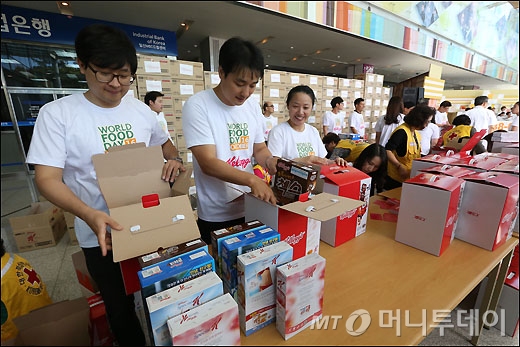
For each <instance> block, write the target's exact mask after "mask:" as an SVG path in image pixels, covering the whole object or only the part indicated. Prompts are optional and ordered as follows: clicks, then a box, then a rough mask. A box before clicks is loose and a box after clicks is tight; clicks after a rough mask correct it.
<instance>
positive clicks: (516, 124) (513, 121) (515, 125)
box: [509, 114, 518, 131]
mask: <svg viewBox="0 0 520 347" xmlns="http://www.w3.org/2000/svg"><path fill="white" fill-rule="evenodd" d="M517 126H518V115H517V114H514V115H513V120H512V121H511V125H510V126H509V129H511V127H517ZM517 131H518V130H517Z"/></svg>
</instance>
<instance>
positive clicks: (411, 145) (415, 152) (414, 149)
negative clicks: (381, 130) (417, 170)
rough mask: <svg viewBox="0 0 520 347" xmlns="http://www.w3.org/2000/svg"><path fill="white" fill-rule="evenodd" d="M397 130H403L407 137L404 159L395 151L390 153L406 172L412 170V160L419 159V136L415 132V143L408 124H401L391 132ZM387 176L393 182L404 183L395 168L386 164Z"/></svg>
mask: <svg viewBox="0 0 520 347" xmlns="http://www.w3.org/2000/svg"><path fill="white" fill-rule="evenodd" d="M399 129H403V130H404V131H406V137H407V140H406V142H407V144H408V145H407V146H406V154H405V156H404V157H400V156H398V155H397V152H396V151H395V150H393V151H392V153H394V155H395V157H396V159H397V160H398V161H399V162H400V163H401V164H402V165H404V166H406V167H407V168H408V170H411V169H412V162H413V160H414V159H417V158H420V157H421V134H419V133H418V132H417V131H415V135H416V136H417V143H416V142H415V139H414V137H413V132H412V130H411V129H410V127H409V126H408V124H406V123H403V124H401V125H400V126H398V127H397V128H395V130H394V131H393V132H392V134H393V133H394V132H396V131H397V130H399ZM388 176H390V177H391V178H393V179H394V180H396V181H398V182H404V180H403V179H402V178H401V175H400V174H399V172H398V171H397V167H395V165H393V164H388Z"/></svg>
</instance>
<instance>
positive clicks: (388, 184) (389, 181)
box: [385, 175, 403, 190]
mask: <svg viewBox="0 0 520 347" xmlns="http://www.w3.org/2000/svg"><path fill="white" fill-rule="evenodd" d="M402 186H403V182H399V181H396V180H394V179H393V178H392V177H390V176H388V175H387V176H386V178H385V190H391V189H394V188H399V187H402Z"/></svg>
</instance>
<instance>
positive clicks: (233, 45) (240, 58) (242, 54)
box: [218, 37, 264, 78]
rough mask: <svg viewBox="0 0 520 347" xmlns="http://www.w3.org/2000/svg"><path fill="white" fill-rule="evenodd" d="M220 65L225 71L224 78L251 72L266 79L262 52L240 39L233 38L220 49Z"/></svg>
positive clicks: (250, 43)
mask: <svg viewBox="0 0 520 347" xmlns="http://www.w3.org/2000/svg"><path fill="white" fill-rule="evenodd" d="M218 63H219V65H220V67H221V68H222V70H223V71H224V76H227V75H228V74H229V73H231V72H241V71H242V70H246V69H247V70H250V71H251V73H253V74H255V73H256V74H258V77H259V78H263V77H264V55H263V53H262V51H261V50H260V49H259V48H258V47H257V46H256V45H255V44H254V43H253V42H251V41H246V40H244V39H242V38H240V37H232V38H230V39H229V40H227V41H226V42H224V44H223V45H222V47H220V52H219V56H218Z"/></svg>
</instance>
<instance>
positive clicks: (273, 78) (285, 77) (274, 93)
mask: <svg viewBox="0 0 520 347" xmlns="http://www.w3.org/2000/svg"><path fill="white" fill-rule="evenodd" d="M290 81H291V78H290V76H289V73H288V72H287V71H277V70H269V69H265V70H264V80H263V85H262V100H263V101H264V102H265V101H271V102H272V103H273V106H274V113H273V116H274V117H277V118H278V124H280V123H282V122H284V121H286V120H287V119H289V116H288V114H287V112H286V107H285V99H286V97H287V93H288V92H289V90H291V88H292V87H293V85H291V84H290Z"/></svg>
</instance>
